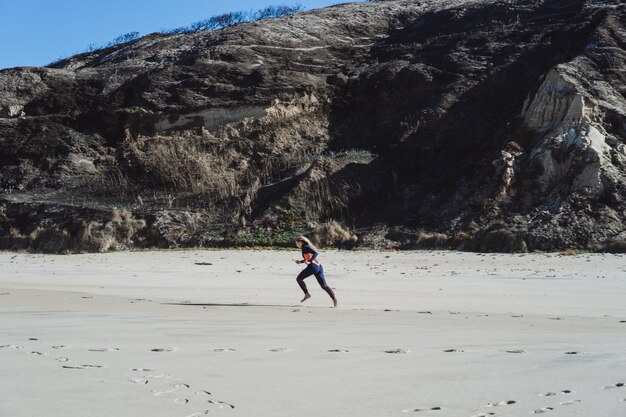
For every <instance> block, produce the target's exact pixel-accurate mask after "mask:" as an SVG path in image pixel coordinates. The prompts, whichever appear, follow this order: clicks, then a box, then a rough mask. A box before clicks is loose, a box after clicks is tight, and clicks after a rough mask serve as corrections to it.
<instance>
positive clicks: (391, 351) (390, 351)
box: [385, 349, 411, 354]
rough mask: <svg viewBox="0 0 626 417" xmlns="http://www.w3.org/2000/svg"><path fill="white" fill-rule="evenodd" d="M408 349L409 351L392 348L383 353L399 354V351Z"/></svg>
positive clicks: (402, 350)
mask: <svg viewBox="0 0 626 417" xmlns="http://www.w3.org/2000/svg"><path fill="white" fill-rule="evenodd" d="M410 351H411V350H410V349H392V350H386V351H385V353H395V354H399V353H409V352H410Z"/></svg>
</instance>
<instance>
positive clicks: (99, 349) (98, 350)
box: [87, 348, 119, 352]
mask: <svg viewBox="0 0 626 417" xmlns="http://www.w3.org/2000/svg"><path fill="white" fill-rule="evenodd" d="M87 350H88V351H89V352H114V351H116V350H119V349H118V348H98V349H87Z"/></svg>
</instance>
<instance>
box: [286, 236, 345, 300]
mask: <svg viewBox="0 0 626 417" xmlns="http://www.w3.org/2000/svg"><path fill="white" fill-rule="evenodd" d="M296 246H297V247H298V248H299V249H302V258H304V259H302V260H296V263H297V264H306V265H307V267H306V268H304V269H303V270H302V272H300V273H299V274H298V278H296V281H297V282H298V285H299V286H300V288H302V291H304V298H303V299H302V300H300V302H301V303H302V302H304V301H306V300H308V299H309V298H311V294H309V291H308V290H307V288H306V284H305V283H304V279H305V278H307V277H310V276H311V275H315V278H317V282H318V283H319V284H320V287H322V289H323V290H324V291H326V292H327V293H328V295H330V298H332V300H333V306H334V307H337V298H336V297H335V293H334V292H333V290H332V288H330V287H329V286H328V284H326V279H325V278H324V268H323V267H322V264H320V263H319V261H318V260H317V255H318V253H317V250H316V249H317V248H316V247H315V246H313V244H312V243H311V241H310V240H309V239H307V238H306V237H304V236H300V237H299V238H297V239H296Z"/></svg>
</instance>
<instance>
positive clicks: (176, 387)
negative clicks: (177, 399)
mask: <svg viewBox="0 0 626 417" xmlns="http://www.w3.org/2000/svg"><path fill="white" fill-rule="evenodd" d="M181 389H189V385H187V384H174V385H172V388H170V389H166V390H158V389H153V390H151V391H150V392H151V393H152V395H154V396H156V397H160V396H161V395H165V394H171V393H173V392H176V391H178V390H181Z"/></svg>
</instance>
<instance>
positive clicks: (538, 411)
mask: <svg viewBox="0 0 626 417" xmlns="http://www.w3.org/2000/svg"><path fill="white" fill-rule="evenodd" d="M552 410H554V408H552V407H543V408H540V409H538V410H535V411H533V412H532V413H531V414H543V413H547V412H548V411H552Z"/></svg>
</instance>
